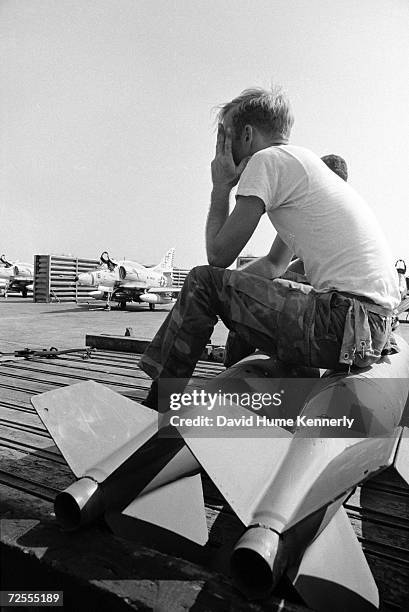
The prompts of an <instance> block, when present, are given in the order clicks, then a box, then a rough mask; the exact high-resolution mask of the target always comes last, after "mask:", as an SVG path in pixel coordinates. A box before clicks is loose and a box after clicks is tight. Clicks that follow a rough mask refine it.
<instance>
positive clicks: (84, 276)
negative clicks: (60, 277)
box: [75, 272, 94, 286]
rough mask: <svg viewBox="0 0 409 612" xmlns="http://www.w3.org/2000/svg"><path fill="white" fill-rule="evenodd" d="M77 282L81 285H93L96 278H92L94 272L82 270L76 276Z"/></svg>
mask: <svg viewBox="0 0 409 612" xmlns="http://www.w3.org/2000/svg"><path fill="white" fill-rule="evenodd" d="M75 282H76V283H78V284H79V285H88V286H92V285H93V284H94V279H93V278H92V274H91V273H90V272H82V273H81V274H78V275H77V276H76V277H75Z"/></svg>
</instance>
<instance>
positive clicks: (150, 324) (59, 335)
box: [0, 296, 228, 353]
mask: <svg viewBox="0 0 409 612" xmlns="http://www.w3.org/2000/svg"><path fill="white" fill-rule="evenodd" d="M170 309H171V307H170V306H168V305H164V306H163V307H159V306H157V307H156V309H155V310H153V311H151V310H149V308H148V306H147V305H145V304H129V305H128V306H127V309H126V310H119V309H118V310H117V309H116V307H115V306H114V307H113V308H112V310H110V311H107V310H104V308H103V307H101V306H99V305H98V303H96V304H95V305H94V304H92V306H91V309H88V306H87V305H81V306H79V305H77V304H75V303H74V302H64V303H55V302H53V303H49V304H42V303H41V304H39V303H34V302H32V301H31V299H30V298H28V299H23V298H21V297H19V296H10V297H8V298H7V299H5V298H0V353H9V352H12V351H15V350H18V349H22V348H26V347H28V348H32V349H34V348H35V349H43V348H50V347H51V346H54V347H56V348H58V349H68V348H83V347H84V346H85V336H86V334H111V335H116V336H124V335H125V330H126V328H127V327H132V330H133V334H134V336H135V337H136V338H139V339H141V340H151V339H152V338H153V336H154V335H155V333H156V331H157V330H158V329H159V327H160V325H161V324H162V321H163V320H164V319H165V318H166V316H167V314H168V312H169V310H170ZM227 333H228V330H227V329H226V327H225V326H224V325H223V323H221V322H219V323H218V324H217V325H216V328H215V331H214V333H213V336H212V338H211V343H212V344H216V345H219V344H222V345H224V344H225V342H226V338H227Z"/></svg>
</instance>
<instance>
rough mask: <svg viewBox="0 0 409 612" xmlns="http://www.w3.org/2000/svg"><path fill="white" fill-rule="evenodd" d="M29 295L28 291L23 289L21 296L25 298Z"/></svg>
mask: <svg viewBox="0 0 409 612" xmlns="http://www.w3.org/2000/svg"><path fill="white" fill-rule="evenodd" d="M27 293H28V291H27V289H26V287H23V289H22V290H21V295H22V296H23V298H26V297H27Z"/></svg>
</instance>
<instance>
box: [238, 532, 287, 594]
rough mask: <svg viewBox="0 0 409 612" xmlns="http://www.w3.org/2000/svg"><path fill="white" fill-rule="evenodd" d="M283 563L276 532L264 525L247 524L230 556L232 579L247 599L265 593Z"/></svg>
mask: <svg viewBox="0 0 409 612" xmlns="http://www.w3.org/2000/svg"><path fill="white" fill-rule="evenodd" d="M285 566H286V563H285V559H284V554H283V545H282V541H281V539H280V536H279V535H278V533H276V532H275V531H272V530H271V529H268V528H266V527H252V528H249V529H248V530H247V531H246V532H245V533H244V535H243V536H242V537H241V538H240V540H239V541H238V542H237V544H236V546H235V548H234V551H233V554H232V557H231V571H232V575H233V579H234V581H235V583H236V585H237V587H238V588H239V589H240V590H241V591H242V592H243V593H245V595H246V596H247V597H248V598H249V599H258V598H262V597H265V596H267V595H268V594H269V593H270V592H271V591H272V589H274V587H275V586H276V585H277V583H278V582H279V580H280V578H281V577H282V575H283V572H284V569H285Z"/></svg>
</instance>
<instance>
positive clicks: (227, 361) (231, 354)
mask: <svg viewBox="0 0 409 612" xmlns="http://www.w3.org/2000/svg"><path fill="white" fill-rule="evenodd" d="M280 278H283V279H287V280H292V281H295V282H298V283H302V284H304V285H308V284H309V283H308V281H307V278H306V276H305V275H304V274H301V273H298V272H292V271H291V270H287V271H286V272H285V273H284V274H282V276H280ZM256 349H257V347H255V346H253V345H252V344H249V343H248V342H246V340H245V339H244V338H243V336H240V335H239V334H237V333H236V332H235V331H230V332H229V334H228V336H227V340H226V347H225V352H224V361H223V363H224V365H225V366H226V368H230V367H231V366H232V365H234V364H235V363H237V362H238V361H240V360H241V359H244V358H245V357H248V356H249V355H251V354H252V353H254V351H255V350H256Z"/></svg>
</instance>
